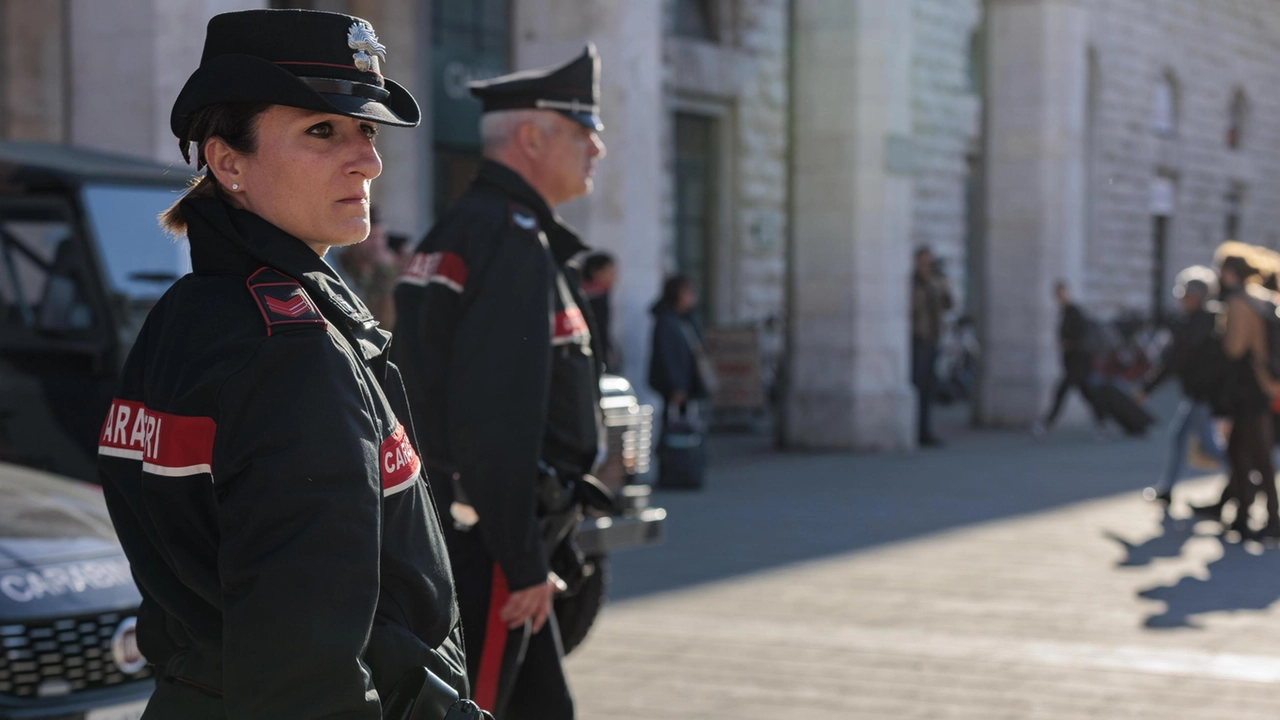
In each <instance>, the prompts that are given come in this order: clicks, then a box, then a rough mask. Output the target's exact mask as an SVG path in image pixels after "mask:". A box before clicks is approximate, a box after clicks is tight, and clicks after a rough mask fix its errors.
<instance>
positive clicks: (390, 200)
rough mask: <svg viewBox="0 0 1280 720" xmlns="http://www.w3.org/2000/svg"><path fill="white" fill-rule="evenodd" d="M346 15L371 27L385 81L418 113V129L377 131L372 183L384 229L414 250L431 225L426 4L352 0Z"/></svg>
mask: <svg viewBox="0 0 1280 720" xmlns="http://www.w3.org/2000/svg"><path fill="white" fill-rule="evenodd" d="M350 12H351V14H353V15H356V16H357V17H362V18H364V19H366V20H368V21H369V22H370V23H372V24H373V27H374V30H376V31H377V33H378V39H379V40H380V41H381V42H382V44H384V45H386V46H387V62H386V73H387V76H388V77H391V78H393V79H394V80H395V81H396V82H398V83H400V84H401V85H403V86H404V87H405V88H406V89H407V90H408V91H409V92H410V93H411V94H412V95H413V97H414V99H416V100H417V101H418V106H419V107H420V108H421V109H422V124H421V125H419V126H418V127H416V128H413V129H404V128H395V127H386V128H383V129H382V131H381V133H380V134H379V136H378V152H379V153H380V154H381V155H382V176H381V177H379V178H378V179H377V180H375V181H374V182H373V201H374V202H375V203H377V204H378V206H379V207H380V208H381V209H382V211H383V214H384V216H385V217H386V222H387V227H388V228H389V229H390V230H391V231H392V232H403V233H408V234H409V237H410V239H411V243H412V244H414V245H416V244H417V241H418V240H419V239H420V238H421V237H422V236H423V235H424V234H425V233H426V231H427V228H428V225H429V224H430V222H431V219H432V218H431V181H432V173H431V157H432V156H431V138H432V133H431V7H430V3H425V2H421V1H420V0H353V2H352V3H351V8H350Z"/></svg>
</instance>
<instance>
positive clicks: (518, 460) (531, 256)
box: [395, 161, 600, 592]
mask: <svg viewBox="0 0 1280 720" xmlns="http://www.w3.org/2000/svg"><path fill="white" fill-rule="evenodd" d="M585 249H586V247H585V246H584V245H583V244H582V241H581V240H580V239H579V238H578V236H577V234H576V233H575V232H574V231H573V230H571V229H570V228H569V227H567V226H566V225H564V223H563V222H561V220H560V219H559V217H558V216H556V215H555V213H553V212H552V210H551V208H550V207H548V206H547V204H546V202H545V201H544V200H543V199H542V198H541V196H539V195H538V193H537V192H536V191H535V190H534V189H533V188H532V187H530V186H529V185H528V183H526V182H525V181H524V179H522V178H521V177H520V176H519V175H518V174H516V173H515V172H514V171H512V170H511V169H509V168H507V167H505V166H503V165H501V164H499V163H496V162H492V161H487V162H485V163H484V165H483V166H482V167H481V169H480V173H479V175H478V177H477V179H476V181H475V183H474V184H473V185H472V186H471V188H469V189H468V191H467V192H466V193H465V194H464V195H463V196H462V197H461V198H460V199H459V201H458V202H457V203H456V204H455V205H454V206H453V207H452V208H451V209H450V210H449V212H448V213H446V214H445V215H444V217H442V218H441V219H440V220H439V222H437V223H436V225H435V227H433V228H432V230H431V232H430V233H428V235H427V237H426V238H424V239H423V241H422V243H421V244H420V245H419V247H418V249H417V251H416V253H415V254H414V256H413V258H412V260H411V261H410V264H409V266H408V270H407V271H406V272H405V274H404V276H403V277H402V278H401V281H400V284H399V286H398V287H397V289H396V309H397V316H398V318H399V320H398V323H399V326H398V328H397V339H396V348H395V354H396V358H397V359H398V361H399V363H400V366H401V367H402V368H403V369H404V373H405V387H406V388H407V389H408V392H409V399H410V404H411V406H412V407H413V410H414V416H415V420H416V421H417V422H418V427H419V428H420V431H421V432H422V434H423V437H424V447H425V453H426V455H427V460H428V464H429V465H431V466H433V467H440V468H445V469H446V472H450V473H454V472H456V473H457V477H458V484H459V487H460V489H461V490H462V492H463V493H464V494H465V499H466V500H467V502H468V504H470V505H472V506H473V507H474V508H475V510H476V513H477V514H478V516H479V518H480V521H479V523H478V524H477V526H476V527H477V528H478V530H479V532H480V535H481V537H482V538H483V541H484V546H485V548H486V549H487V550H488V552H489V553H490V554H491V555H492V556H493V558H494V560H496V562H497V563H498V565H499V566H500V568H501V569H502V572H503V574H504V575H505V577H506V582H507V584H508V585H509V587H510V589H511V590H512V591H513V592H514V591H516V590H520V589H523V588H527V587H531V586H533V585H537V584H539V583H542V582H545V581H546V578H547V571H548V566H547V558H546V554H545V551H544V549H543V546H542V539H541V531H540V528H539V525H538V522H537V518H536V507H535V486H536V483H537V480H538V474H539V471H538V463H539V461H540V460H541V461H545V462H546V463H548V464H550V465H552V466H555V467H557V468H558V469H560V470H561V471H562V472H564V473H567V474H572V473H575V472H576V473H587V472H590V471H591V468H592V465H593V464H594V461H595V457H596V453H597V449H598V447H599V442H600V438H599V435H598V428H599V424H598V418H597V415H598V413H599V407H600V405H599V392H600V389H599V388H600V386H599V371H600V368H599V366H598V361H599V358H600V355H599V353H598V352H596V350H595V348H594V347H593V344H592V342H593V341H592V338H593V336H594V333H593V332H592V329H591V325H590V321H589V318H590V308H589V307H588V306H587V305H586V303H585V301H584V300H583V298H582V295H581V290H580V287H579V277H578V274H577V271H576V268H575V267H574V266H573V265H572V264H570V262H569V261H570V259H571V258H573V257H575V256H576V255H578V254H580V253H581V252H583V251H584V250H585ZM433 489H434V491H435V492H436V494H437V500H438V501H439V502H440V504H441V506H442V507H448V503H451V502H452V501H453V500H455V499H457V498H456V492H455V489H454V488H453V487H452V486H449V485H446V484H437V485H436V486H434V488H433Z"/></svg>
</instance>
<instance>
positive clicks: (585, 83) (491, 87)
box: [469, 43, 604, 131]
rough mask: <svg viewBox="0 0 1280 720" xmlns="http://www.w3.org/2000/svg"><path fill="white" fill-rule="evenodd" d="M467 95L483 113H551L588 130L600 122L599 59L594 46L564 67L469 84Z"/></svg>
mask: <svg viewBox="0 0 1280 720" xmlns="http://www.w3.org/2000/svg"><path fill="white" fill-rule="evenodd" d="M469 87H470V88H471V94H472V95H475V96H476V97H478V98H480V101H481V102H482V103H484V112H495V111H498V110H527V109H534V110H555V111H557V112H559V113H562V114H564V115H567V116H568V117H570V118H572V119H573V120H576V121H577V122H579V123H582V124H583V125H585V126H587V127H589V128H591V129H592V130H597V131H599V130H604V124H603V123H601V122H600V55H599V53H597V52H596V46H595V44H594V43H587V47H586V48H585V49H584V50H583V51H582V54H581V55H579V56H578V57H576V58H574V59H573V60H570V61H569V62H567V63H565V64H564V65H559V66H556V67H549V68H542V69H540V70H525V71H523V72H515V73H511V74H510V75H503V76H501V77H496V78H493V79H492V80H483V81H481V82H473V83H471V85H470V86H469Z"/></svg>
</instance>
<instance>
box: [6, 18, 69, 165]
mask: <svg viewBox="0 0 1280 720" xmlns="http://www.w3.org/2000/svg"><path fill="white" fill-rule="evenodd" d="M64 8H65V6H64V5H63V4H62V3H58V2H41V1H40V0H7V2H2V3H0V39H2V41H3V43H4V48H3V50H0V53H2V54H0V91H3V95H2V96H0V137H3V138H5V139H7V140H32V141H38V142H52V143H56V142H62V140H63V137H64V135H65V134H66V93H67V85H66V59H67V57H68V53H67V44H66V39H67V38H66V16H65V15H64V13H63V10H64Z"/></svg>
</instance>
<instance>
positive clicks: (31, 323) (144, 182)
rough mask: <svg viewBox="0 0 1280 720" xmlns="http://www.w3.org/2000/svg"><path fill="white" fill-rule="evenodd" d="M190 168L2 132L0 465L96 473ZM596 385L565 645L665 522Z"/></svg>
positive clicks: (165, 283) (637, 422)
mask: <svg viewBox="0 0 1280 720" xmlns="http://www.w3.org/2000/svg"><path fill="white" fill-rule="evenodd" d="M191 179H192V176H191V174H190V173H189V171H188V170H187V168H186V167H185V166H181V165H179V166H177V167H173V168H170V167H165V166H162V165H158V164H154V163H150V162H147V161H144V160H137V159H133V158H126V157H121V156H116V155H111V154H107V153H101V152H96V151H89V150H83V149H77V148H69V147H64V146H54V145H43V144H38V143H13V142H0V462H8V463H14V464H18V465H25V466H28V467H32V468H36V469H40V470H46V471H49V472H51V473H56V474H58V475H62V476H66V477H69V478H75V479H79V480H84V481H87V482H97V477H96V470H95V458H96V455H97V449H98V435H99V432H100V430H101V425H102V418H103V417H104V416H105V415H106V412H107V408H108V407H109V405H110V403H111V396H112V393H113V391H114V389H115V386H116V379H117V376H118V374H119V371H120V368H121V366H122V365H123V363H124V359H125V357H126V356H127V355H128V353H129V349H130V347H131V346H132V345H133V342H134V339H135V338H136V337H137V334H138V331H139V330H140V329H141V327H142V323H143V321H144V320H145V319H146V317H147V313H148V312H149V311H150V310H151V307H152V306H153V305H154V304H155V303H156V301H157V300H159V298H160V296H161V295H163V294H164V292H165V291H166V290H168V289H169V286H170V285H172V284H173V282H174V281H176V280H177V279H178V278H179V277H181V276H182V275H184V274H186V273H187V272H190V269H191V263H190V257H189V252H188V249H187V246H186V243H185V241H181V240H180V241H175V240H173V239H172V238H170V237H168V236H166V235H164V234H163V233H162V232H161V231H160V229H159V226H158V224H157V222H156V216H157V215H158V214H160V213H161V212H162V211H164V210H165V209H166V208H168V207H169V206H170V205H171V204H172V203H173V201H174V200H175V199H176V198H177V197H178V194H179V193H180V192H181V191H182V190H183V189H184V188H185V187H186V186H187V185H188V184H189V183H190V181H191ZM601 390H602V395H603V400H602V411H603V414H604V417H605V419H606V420H605V424H606V426H607V428H608V430H609V454H608V456H607V458H606V460H605V462H604V463H603V466H602V471H601V476H602V479H603V480H604V481H605V483H606V484H607V485H609V486H610V487H611V488H612V489H613V490H614V491H615V492H616V493H617V494H618V497H619V498H620V502H619V507H618V508H617V511H616V512H615V513H612V514H608V515H605V514H596V515H593V516H590V517H586V518H584V520H583V523H582V526H581V531H580V536H579V543H580V546H581V547H582V549H583V552H584V553H585V554H586V555H587V557H588V560H589V561H590V565H589V570H590V571H592V572H593V575H592V580H591V582H589V583H587V584H586V585H585V586H584V587H583V588H582V589H581V590H579V592H578V593H577V594H576V595H574V596H573V597H562V598H560V606H559V607H560V615H561V616H562V617H564V618H565V620H564V621H562V625H563V626H565V627H566V628H567V629H566V631H565V637H566V645H569V646H576V645H577V644H578V643H579V642H580V641H581V639H582V637H584V636H585V634H586V632H587V630H588V629H589V628H590V626H591V623H592V622H593V621H594V618H595V614H596V611H598V609H599V606H600V604H601V603H602V602H603V599H604V593H605V585H606V578H607V561H606V557H607V555H608V554H609V553H610V552H615V551H617V550H621V549H625V548H630V547H638V546H642V545H648V544H653V543H657V542H659V541H660V540H661V535H662V526H663V522H664V519H665V512H664V511H663V510H662V509H660V508H651V507H648V493H647V491H648V488H647V486H644V485H638V484H636V483H635V480H636V479H637V478H639V477H641V476H643V475H644V474H645V473H646V472H647V471H648V460H649V458H648V456H649V437H650V433H651V429H650V428H651V424H652V419H651V412H650V411H649V410H648V408H647V407H646V406H641V405H639V403H638V402H637V401H636V397H635V393H634V392H633V391H632V389H631V386H630V385H629V384H628V383H627V381H626V380H624V379H622V378H618V377H612V376H609V377H606V378H604V379H603V380H602V382H601ZM5 622H7V618H6V616H4V615H3V613H2V612H0V624H3V623H5ZM575 629H576V630H575ZM571 631H574V632H571ZM570 640H572V641H573V642H569V641H570ZM5 693H6V691H5V690H4V689H3V685H2V684H0V698H3V697H4V696H5Z"/></svg>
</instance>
